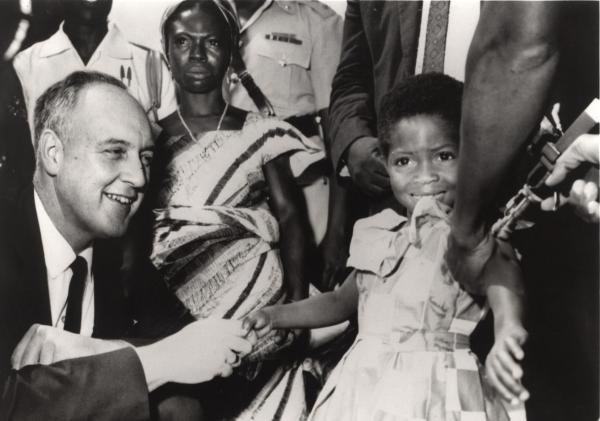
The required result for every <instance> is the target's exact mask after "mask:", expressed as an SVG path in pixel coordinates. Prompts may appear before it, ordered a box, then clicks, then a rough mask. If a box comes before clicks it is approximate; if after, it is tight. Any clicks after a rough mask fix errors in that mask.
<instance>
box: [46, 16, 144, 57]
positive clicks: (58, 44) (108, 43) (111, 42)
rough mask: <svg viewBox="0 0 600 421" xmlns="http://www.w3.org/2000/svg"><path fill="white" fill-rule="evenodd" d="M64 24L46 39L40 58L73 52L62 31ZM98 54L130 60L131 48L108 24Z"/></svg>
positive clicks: (111, 25) (115, 28) (115, 29)
mask: <svg viewBox="0 0 600 421" xmlns="http://www.w3.org/2000/svg"><path fill="white" fill-rule="evenodd" d="M64 24H65V23H64V22H62V23H61V24H60V27H59V28H58V31H56V33H55V34H54V35H52V36H51V37H50V38H48V39H47V40H46V41H45V42H44V43H43V45H42V48H41V49H40V53H39V55H40V57H50V56H53V55H56V54H60V53H62V52H65V51H67V50H74V49H75V47H73V44H72V43H71V40H70V39H69V37H68V36H67V34H65V31H64V29H63V26H64ZM97 51H98V52H105V53H106V54H108V55H109V56H111V57H113V58H118V59H130V58H132V53H131V47H130V44H129V42H128V41H127V39H125V37H124V36H123V34H122V33H121V31H120V29H119V28H118V27H117V25H116V24H114V23H109V24H108V32H107V33H106V35H105V36H104V39H103V40H102V42H100V45H98V48H97Z"/></svg>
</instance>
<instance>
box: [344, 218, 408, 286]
mask: <svg viewBox="0 0 600 421" xmlns="http://www.w3.org/2000/svg"><path fill="white" fill-rule="evenodd" d="M406 221H407V219H406V218H405V217H404V216H401V215H398V214H397V213H396V212H394V211H393V210H391V209H386V210H384V211H382V212H380V213H378V214H376V215H373V216H370V217H368V218H364V219H359V220H358V221H356V223H355V224H354V231H353V232H352V241H351V242H350V256H349V257H348V262H347V265H348V266H350V267H353V268H355V269H358V270H363V271H367V272H372V273H374V274H376V275H379V276H381V277H384V276H386V275H388V274H390V273H391V272H392V271H393V270H394V268H395V267H396V265H397V263H398V261H399V260H400V259H401V258H402V256H403V255H404V253H405V252H406V250H407V249H408V246H409V245H410V243H409V241H408V235H407V232H406V229H405V228H404V226H405V223H406Z"/></svg>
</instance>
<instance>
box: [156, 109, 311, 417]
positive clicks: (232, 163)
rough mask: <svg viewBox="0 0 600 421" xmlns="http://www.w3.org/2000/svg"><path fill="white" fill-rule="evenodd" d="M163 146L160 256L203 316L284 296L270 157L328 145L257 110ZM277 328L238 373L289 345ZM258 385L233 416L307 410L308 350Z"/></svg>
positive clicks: (238, 313)
mask: <svg viewBox="0 0 600 421" xmlns="http://www.w3.org/2000/svg"><path fill="white" fill-rule="evenodd" d="M159 147H161V148H162V149H164V150H161V151H160V154H159V156H160V157H161V158H164V156H166V157H167V158H166V166H165V169H164V172H165V174H164V176H162V177H160V178H161V182H160V186H159V188H158V190H159V191H158V206H159V207H158V208H157V209H155V211H154V213H155V222H154V240H153V250H152V255H151V259H152V262H153V263H154V265H155V266H156V267H157V268H158V269H159V270H160V272H161V273H162V275H163V276H164V279H165V280H166V282H167V284H168V285H169V287H170V288H171V289H172V290H173V291H174V292H175V293H176V295H177V297H178V298H179V299H180V300H181V301H182V302H183V303H184V304H185V306H186V307H187V308H188V309H189V310H190V311H191V313H192V314H193V315H194V316H195V317H196V318H198V319H201V318H206V317H218V318H227V319H239V318H243V317H244V316H246V315H248V314H249V313H251V312H252V311H255V310H257V309H259V308H261V307H264V306H266V305H269V304H275V303H280V302H282V301H283V300H285V298H286V291H285V289H284V285H283V271H282V265H281V259H280V256H279V245H278V243H279V225H278V222H277V219H276V218H275V217H274V216H273V214H272V213H271V211H270V210H269V207H268V204H267V197H266V195H265V194H264V192H266V191H267V189H266V181H265V177H264V173H263V166H264V165H265V164H267V163H268V162H269V161H270V160H272V159H274V158H277V157H278V156H280V155H282V154H293V155H291V157H290V161H293V160H296V159H301V160H311V159H314V160H318V159H321V158H322V152H320V151H318V150H315V149H311V148H310V147H309V146H307V144H306V143H305V141H304V137H303V136H302V134H301V133H300V132H298V131H297V130H296V129H294V128H293V127H292V126H290V125H288V124H287V123H284V122H281V121H279V120H277V119H275V118H264V117H262V116H260V115H258V114H253V113H250V114H248V116H247V117H246V121H245V123H244V126H243V128H242V129H241V130H219V131H211V132H207V133H205V134H204V135H203V136H202V137H201V138H199V139H198V140H197V141H194V140H193V139H190V137H189V135H183V136H173V137H171V138H169V139H168V140H167V141H166V143H165V144H163V145H160V146H159ZM163 152H164V154H163ZM275 335H276V334H275V333H274V334H273V335H270V336H267V337H265V338H262V339H261V340H260V341H259V344H258V346H257V349H255V350H254V351H253V352H252V354H251V355H250V356H249V357H247V359H246V363H248V362H250V363H251V364H243V365H242V367H240V369H239V370H238V374H241V375H242V376H245V377H248V379H252V378H253V377H254V376H255V375H257V374H258V372H259V371H260V367H261V365H260V363H259V364H258V365H257V364H253V363H252V362H256V361H259V362H260V361H263V360H265V359H266V360H268V359H271V358H273V357H274V356H275V357H276V353H277V352H278V351H279V349H280V348H281V347H282V345H281V344H280V343H278V342H277V338H276V337H275ZM310 368H311V369H312V367H310ZM257 393H258V394H257V395H256V397H255V398H253V399H252V402H250V404H249V405H248V406H246V407H244V408H241V409H240V411H241V412H240V413H238V414H236V415H235V416H233V417H232V418H231V419H236V420H251V419H261V420H262V419H265V420H266V419H269V420H277V419H281V420H287V419H290V420H292V419H293V420H303V419H305V418H306V416H307V414H308V407H307V405H306V401H305V396H304V380H303V364H302V360H295V361H287V362H282V363H281V365H280V366H278V368H277V369H276V370H275V371H274V372H273V375H272V376H271V377H270V378H269V380H268V381H267V382H266V383H265V384H264V386H263V387H261V388H260V390H259V391H258V392H257ZM233 404H234V403H232V405H233Z"/></svg>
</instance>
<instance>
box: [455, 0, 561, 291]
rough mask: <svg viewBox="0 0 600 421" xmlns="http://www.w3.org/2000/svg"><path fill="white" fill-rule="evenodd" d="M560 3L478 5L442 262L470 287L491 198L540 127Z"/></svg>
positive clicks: (554, 61) (485, 244) (485, 252)
mask: <svg viewBox="0 0 600 421" xmlns="http://www.w3.org/2000/svg"><path fill="white" fill-rule="evenodd" d="M561 3H562V2H488V3H484V4H483V6H482V11H481V16H480V19H479V24H478V26H477V29H476V31H475V35H474V37H473V41H472V42H471V47H470V49H469V55H468V58H467V68H466V77H465V89H464V96H463V108H462V109H463V113H462V122H461V147H460V154H461V158H460V162H459V169H458V184H457V195H456V202H455V205H454V211H453V214H452V232H451V236H450V239H449V240H450V241H449V250H448V254H447V263H448V266H449V267H450V270H451V271H452V273H453V274H454V275H455V278H456V279H457V280H458V281H459V282H461V283H466V284H467V285H465V286H467V287H469V285H468V284H469V283H470V282H473V280H474V279H475V278H477V276H478V275H479V274H480V273H481V269H482V267H483V265H484V264H485V262H486V261H487V259H488V258H489V256H490V254H491V250H492V249H493V247H492V246H491V245H492V241H490V239H489V238H487V233H486V218H487V216H488V215H489V211H490V206H491V204H492V203H493V200H494V195H495V193H496V192H497V190H498V188H499V186H500V185H501V183H502V182H503V180H504V178H505V176H506V175H507V170H508V169H509V167H510V165H511V163H512V162H513V160H514V158H515V157H516V155H517V154H518V152H519V150H520V148H521V146H522V145H523V144H524V142H525V141H526V139H527V137H528V135H529V134H530V133H531V132H532V131H533V129H534V128H535V127H536V126H537V124H538V123H539V121H540V119H541V117H542V114H543V111H544V108H545V106H546V101H547V98H548V93H549V88H550V86H551V84H552V81H553V78H554V76H555V72H556V69H557V65H558V59H559V51H558V45H557V43H558V40H557V38H558V36H557V32H558V21H559V12H560V8H561Z"/></svg>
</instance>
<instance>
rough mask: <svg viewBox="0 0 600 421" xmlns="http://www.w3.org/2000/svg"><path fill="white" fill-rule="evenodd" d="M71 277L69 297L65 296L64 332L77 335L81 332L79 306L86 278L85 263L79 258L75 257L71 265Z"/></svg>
mask: <svg viewBox="0 0 600 421" xmlns="http://www.w3.org/2000/svg"><path fill="white" fill-rule="evenodd" d="M71 270H72V271H73V277H72V278H71V283H70V284H69V295H68V296H67V315H66V317H65V327H64V329H65V330H68V331H69V332H73V333H79V331H80V330H81V305H82V301H83V291H84V289H85V280H86V278H87V262H86V261H85V259H84V258H83V257H81V256H77V257H76V258H75V260H74V261H73V263H71Z"/></svg>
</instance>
